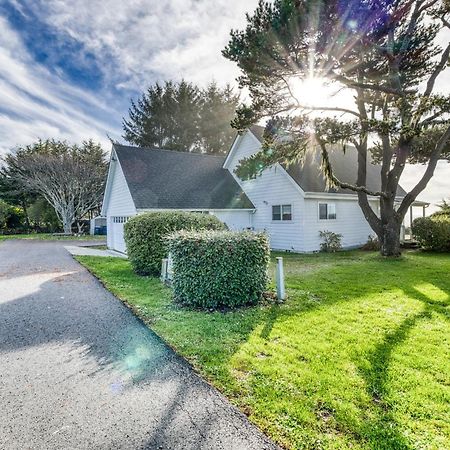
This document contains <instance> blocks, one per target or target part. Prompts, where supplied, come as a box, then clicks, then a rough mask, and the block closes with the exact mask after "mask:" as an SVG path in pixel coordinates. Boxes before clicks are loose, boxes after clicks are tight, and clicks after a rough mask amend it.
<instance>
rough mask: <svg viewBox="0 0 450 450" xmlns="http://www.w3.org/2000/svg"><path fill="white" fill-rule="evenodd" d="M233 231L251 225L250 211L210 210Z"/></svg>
mask: <svg viewBox="0 0 450 450" xmlns="http://www.w3.org/2000/svg"><path fill="white" fill-rule="evenodd" d="M210 214H213V215H215V216H216V217H217V218H218V219H219V220H221V221H222V222H223V223H226V224H227V226H228V228H229V229H230V230H233V231H240V230H246V229H248V228H251V227H252V215H253V214H252V211H239V210H236V211H210Z"/></svg>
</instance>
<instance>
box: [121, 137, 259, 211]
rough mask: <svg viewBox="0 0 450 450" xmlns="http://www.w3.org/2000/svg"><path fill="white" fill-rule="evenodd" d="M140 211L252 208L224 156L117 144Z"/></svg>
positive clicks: (134, 199)
mask: <svg viewBox="0 0 450 450" xmlns="http://www.w3.org/2000/svg"><path fill="white" fill-rule="evenodd" d="M114 151H115V152H116V155H117V158H118V159H119V161H120V165H121V167H122V170H123V173H124V176H125V179H126V181H127V184H128V187H129V189H130V193H131V196H132V198H133V201H134V203H135V206H136V208H137V209H253V208H254V206H253V204H252V203H251V202H250V200H249V199H248V197H247V196H246V195H245V193H244V192H243V191H242V189H241V188H240V186H239V184H238V183H237V182H236V181H235V180H234V178H233V176H232V175H231V174H230V172H229V171H228V170H226V169H224V168H223V167H222V166H223V162H224V157H222V156H213V155H205V154H200V153H188V152H178V151H172V150H161V149H155V148H139V147H130V146H123V145H117V144H114Z"/></svg>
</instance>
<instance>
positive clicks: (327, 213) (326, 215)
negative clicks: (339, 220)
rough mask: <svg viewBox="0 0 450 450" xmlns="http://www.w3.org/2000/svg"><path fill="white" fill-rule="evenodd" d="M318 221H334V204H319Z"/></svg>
mask: <svg viewBox="0 0 450 450" xmlns="http://www.w3.org/2000/svg"><path fill="white" fill-rule="evenodd" d="M319 219H320V220H333V219H336V205H335V204H334V203H319Z"/></svg>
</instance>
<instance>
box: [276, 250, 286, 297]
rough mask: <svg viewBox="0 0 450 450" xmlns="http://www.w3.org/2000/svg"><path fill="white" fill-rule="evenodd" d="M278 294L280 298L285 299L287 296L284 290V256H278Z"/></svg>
mask: <svg viewBox="0 0 450 450" xmlns="http://www.w3.org/2000/svg"><path fill="white" fill-rule="evenodd" d="M277 296H278V300H284V299H285V298H286V293H285V290H284V269H283V258H282V257H281V256H277Z"/></svg>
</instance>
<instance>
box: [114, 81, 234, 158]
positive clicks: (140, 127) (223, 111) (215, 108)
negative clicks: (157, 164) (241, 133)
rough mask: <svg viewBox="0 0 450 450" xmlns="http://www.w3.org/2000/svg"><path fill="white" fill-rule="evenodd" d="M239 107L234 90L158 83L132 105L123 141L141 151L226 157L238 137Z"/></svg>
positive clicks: (184, 82)
mask: <svg viewBox="0 0 450 450" xmlns="http://www.w3.org/2000/svg"><path fill="white" fill-rule="evenodd" d="M238 103H239V96H238V95H236V94H234V92H233V90H232V89H231V88H230V86H225V87H224V88H220V87H218V86H217V85H216V84H215V83H210V84H209V85H208V86H207V87H206V88H205V89H201V88H199V87H198V86H196V85H194V84H192V83H188V82H186V81H181V82H180V83H174V82H172V81H166V82H165V83H164V84H163V85H161V84H159V83H156V84H154V85H153V86H151V87H150V88H149V89H148V90H147V92H145V93H143V94H142V96H141V97H140V98H139V99H138V101H137V102H134V101H132V102H131V107H130V109H129V118H128V119H123V130H124V135H123V137H124V139H125V140H126V141H127V142H130V143H132V144H134V145H138V146H141V147H146V146H147V147H157V148H165V149H168V150H178V151H188V152H190V151H198V152H206V153H225V152H226V151H228V149H229V147H230V145H231V142H232V140H233V138H234V135H235V130H233V128H232V127H231V125H230V122H231V120H232V119H233V117H234V112H235V110H236V107H237V105H238Z"/></svg>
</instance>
